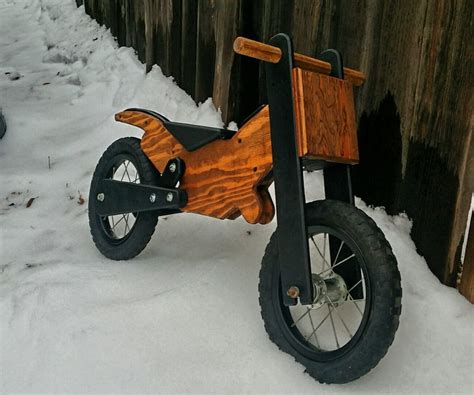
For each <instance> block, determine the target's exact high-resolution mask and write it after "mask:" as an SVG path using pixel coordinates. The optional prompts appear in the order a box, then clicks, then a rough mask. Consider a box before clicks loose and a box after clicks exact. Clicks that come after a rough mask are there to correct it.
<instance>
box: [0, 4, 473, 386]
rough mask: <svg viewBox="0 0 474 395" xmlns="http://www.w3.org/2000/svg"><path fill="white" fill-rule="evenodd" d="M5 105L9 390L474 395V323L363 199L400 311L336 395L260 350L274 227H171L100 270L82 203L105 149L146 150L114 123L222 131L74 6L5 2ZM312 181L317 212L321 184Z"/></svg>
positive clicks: (1, 228) (0, 50)
mask: <svg viewBox="0 0 474 395" xmlns="http://www.w3.org/2000/svg"><path fill="white" fill-rule="evenodd" d="M6 73H9V74H6ZM0 106H1V107H3V111H4V113H5V116H6V119H7V122H8V127H9V129H8V131H7V134H6V136H5V137H4V139H3V140H0V169H1V183H0V188H1V189H0V199H1V200H0V232H1V234H0V251H1V262H0V317H1V332H0V353H1V356H0V361H1V362H0V392H2V393H8V392H48V393H50V392H76V393H77V392H95V393H98V392H134V393H138V392H159V393H197V392H201V393H202V392H204V393H209V392H213V393H236V392H237V393H241V392H249V393H304V392H308V393H321V394H322V393H340V392H346V393H356V392H357V393H372V392H391V393H452V392H461V393H472V391H473V335H472V333H473V322H474V319H473V312H474V310H473V307H472V306H471V305H470V304H469V303H468V302H467V301H466V300H465V299H463V298H462V297H461V296H460V295H459V294H458V292H457V291H456V290H454V289H451V288H447V287H444V286H442V285H440V283H439V282H438V281H437V279H436V278H435V277H434V276H433V275H432V274H431V273H430V272H429V270H428V268H427V266H426V263H425V261H424V259H423V258H421V257H420V256H419V255H417V253H416V250H415V246H414V244H413V242H412V240H411V239H410V227H411V224H410V221H409V220H408V219H407V218H406V217H405V216H403V215H400V216H397V217H390V216H388V215H386V213H385V211H384V210H383V209H381V208H376V209H373V208H368V207H366V206H365V205H364V203H363V202H361V201H358V206H359V207H361V208H362V209H363V210H364V211H366V212H367V213H368V214H369V215H370V216H371V217H372V218H374V219H375V221H376V222H377V223H378V224H379V226H380V227H381V228H382V229H383V231H384V232H385V234H386V235H387V238H388V239H389V241H390V243H391V244H392V246H393V249H394V251H395V254H396V256H397V258H398V262H399V264H400V269H401V272H402V280H403V284H402V285H403V292H404V296H403V313H402V317H401V324H400V329H399V331H398V334H397V337H396V339H395V342H394V344H393V346H392V347H391V349H390V350H389V353H388V355H387V356H386V357H385V358H384V359H383V360H382V362H381V363H380V364H379V365H378V366H377V368H376V369H374V370H373V371H372V372H371V373H369V374H368V375H367V376H365V377H363V378H362V379H360V380H358V381H356V382H354V383H351V384H348V385H344V386H327V385H320V384H318V383H317V382H316V381H314V380H313V379H312V378H310V377H309V376H308V375H306V374H305V373H304V368H303V366H301V365H299V364H297V363H296V362H294V360H293V359H292V358H291V357H290V356H288V355H286V354H284V353H282V352H280V351H279V350H278V349H277V348H276V346H274V345H273V344H272V343H271V342H270V341H269V340H268V338H267V335H266V333H265V330H264V328H263V322H262V320H261V318H260V313H259V306H258V300H257V297H258V295H257V282H258V271H259V265H260V260H261V258H262V255H263V251H264V248H265V245H266V243H267V242H268V240H269V237H270V235H271V233H272V232H273V230H274V228H275V223H272V224H271V225H268V226H250V225H248V224H247V223H245V222H244V221H243V220H237V221H218V220H212V219H209V218H205V217H201V216H194V215H182V216H180V215H178V216H174V217H173V216H171V217H169V218H167V219H161V220H160V222H159V224H158V228H157V231H156V233H155V236H154V238H153V239H152V241H151V243H150V245H149V246H148V247H147V249H146V250H145V251H144V252H143V253H142V254H141V255H140V256H138V257H137V258H136V259H134V260H132V261H130V262H120V263H117V262H112V261H109V260H107V259H105V258H103V257H102V256H101V255H100V254H99V252H98V251H97V250H96V249H95V247H94V246H93V244H92V241H91V238H90V236H89V229H88V223H87V212H86V207H87V202H86V203H85V204H79V203H80V196H81V195H82V197H84V198H87V194H88V186H89V182H90V179H91V176H92V172H93V169H94V167H95V164H96V163H97V161H98V159H99V157H100V155H101V153H102V152H103V151H104V150H105V149H106V147H107V146H108V145H109V144H110V143H112V142H113V141H114V140H115V139H118V138H120V137H123V136H129V135H134V136H138V137H139V136H140V131H139V130H138V129H134V128H133V127H128V126H125V125H121V124H118V123H115V122H114V121H113V114H114V113H115V112H117V111H119V110H122V109H124V108H126V107H132V106H133V107H135V106H143V107H147V108H150V109H153V110H155V111H158V112H160V113H162V114H164V115H165V116H166V117H168V118H170V119H173V120H177V121H182V122H191V123H199V124H207V125H213V126H222V121H221V117H220V114H219V112H217V111H216V110H215V108H214V107H213V106H212V103H211V101H210V100H208V101H206V102H205V103H203V104H201V105H199V106H196V105H195V104H194V102H193V101H192V99H191V98H190V97H189V96H188V95H187V94H186V93H184V92H183V91H182V90H181V89H180V88H179V87H178V86H176V84H175V83H174V82H173V80H172V79H171V78H165V77H164V76H163V75H162V73H161V70H160V69H159V68H158V67H155V68H154V69H153V70H152V71H151V72H150V73H149V74H148V75H145V69H144V66H143V65H142V64H141V63H139V62H138V60H137V58H136V56H135V55H134V52H133V51H132V50H131V49H128V48H118V47H117V45H116V43H115V42H114V40H113V38H112V36H111V35H110V34H109V32H108V31H106V30H105V29H104V28H102V27H99V26H98V25H97V24H96V23H95V22H94V21H92V20H91V19H90V18H89V17H88V16H86V15H85V14H84V10H83V9H82V8H81V9H79V10H78V9H76V7H75V6H74V2H73V1H72V0H31V1H30V0H0ZM48 156H49V157H50V159H49V162H50V168H49V165H48ZM306 181H307V187H308V189H309V192H308V199H309V200H313V199H315V198H318V197H319V198H320V197H321V196H322V183H321V176H320V175H319V174H311V175H308V176H307V179H306ZM31 198H36V199H35V200H34V201H33V202H32V204H31V206H30V207H29V208H26V204H27V202H28V201H29V200H30V199H31ZM12 203H13V205H12ZM248 232H251V234H248Z"/></svg>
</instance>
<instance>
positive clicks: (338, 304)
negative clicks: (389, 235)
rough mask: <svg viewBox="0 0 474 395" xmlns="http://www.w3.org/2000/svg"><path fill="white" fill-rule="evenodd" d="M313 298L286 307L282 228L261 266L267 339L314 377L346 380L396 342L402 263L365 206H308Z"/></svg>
mask: <svg viewBox="0 0 474 395" xmlns="http://www.w3.org/2000/svg"><path fill="white" fill-rule="evenodd" d="M306 221H307V227H308V237H309V249H310V259H311V273H312V279H313V294H314V300H313V302H312V304H310V305H302V304H301V303H300V302H298V303H297V304H296V305H295V306H290V307H287V306H285V305H284V304H283V299H282V287H281V281H280V268H279V264H278V248H277V247H278V246H277V234H278V229H277V230H276V232H275V233H274V234H273V236H272V238H271V240H270V243H269V244H268V246H267V249H266V251H265V256H264V257H263V260H262V268H261V271H260V284H259V292H260V298H259V301H260V306H261V312H262V317H263V320H264V323H265V329H266V330H267V332H268V335H269V337H270V339H271V340H272V341H273V342H274V343H275V344H276V345H277V346H278V347H279V348H280V349H281V350H283V351H285V352H287V353H289V354H291V355H292V356H294V357H295V359H296V360H297V361H298V362H300V363H301V364H303V365H304V366H305V367H306V371H307V372H308V373H309V374H310V375H311V376H313V377H314V378H315V379H316V380H318V381H320V382H324V383H346V382H349V381H352V380H355V379H357V378H359V377H360V376H362V375H364V374H365V373H367V372H368V371H370V370H371V369H372V368H373V367H375V365H376V364H377V363H378V362H379V361H380V359H381V358H382V357H383V356H384V355H385V353H386V352H387V350H388V347H389V346H390V345H391V343H392V342H393V339H394V336H395V332H396V330H397V328H398V322H399V316H400V312H401V286H400V274H399V272H398V269H397V262H396V259H395V257H394V255H393V253H392V250H391V248H390V245H389V244H388V242H387V241H386V239H385V237H384V235H383V233H382V231H381V230H380V229H379V228H378V227H377V225H376V224H375V222H374V221H372V220H371V219H370V218H369V217H368V216H367V215H366V214H364V213H363V212H362V211H361V210H359V209H357V208H355V207H354V206H351V205H349V204H346V203H342V202H338V201H331V200H323V201H316V202H312V203H309V204H307V206H306Z"/></svg>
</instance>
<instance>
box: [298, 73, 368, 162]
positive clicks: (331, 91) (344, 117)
mask: <svg viewBox="0 0 474 395" xmlns="http://www.w3.org/2000/svg"><path fill="white" fill-rule="evenodd" d="M293 95H294V99H295V116H296V125H297V127H296V128H297V144H298V150H299V155H300V156H304V157H309V158H313V159H324V160H327V161H333V162H342V163H351V164H354V163H357V162H358V160H359V153H358V148H357V126H356V120H355V110H354V98H353V94H352V85H351V84H350V83H349V82H347V81H343V80H340V79H338V78H333V77H329V76H326V75H322V74H318V73H313V72H309V71H306V70H302V69H300V68H295V69H293Z"/></svg>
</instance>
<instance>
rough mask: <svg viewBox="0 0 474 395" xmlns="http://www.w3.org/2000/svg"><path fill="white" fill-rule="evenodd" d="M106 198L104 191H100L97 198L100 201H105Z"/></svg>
mask: <svg viewBox="0 0 474 395" xmlns="http://www.w3.org/2000/svg"><path fill="white" fill-rule="evenodd" d="M104 199H105V195H104V194H103V193H102V192H101V193H99V194H97V200H98V201H99V202H103V201H104Z"/></svg>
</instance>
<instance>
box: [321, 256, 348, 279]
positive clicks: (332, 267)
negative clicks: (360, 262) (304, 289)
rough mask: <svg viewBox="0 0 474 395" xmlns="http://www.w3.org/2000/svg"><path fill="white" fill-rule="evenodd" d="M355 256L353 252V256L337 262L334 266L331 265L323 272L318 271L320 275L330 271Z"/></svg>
mask: <svg viewBox="0 0 474 395" xmlns="http://www.w3.org/2000/svg"><path fill="white" fill-rule="evenodd" d="M354 257H355V254H352V255H351V256H348V257H347V258H345V259H343V260H342V261H341V262H339V263H336V264H335V265H334V266H331V267H330V268H329V269H326V270H323V271H322V272H321V273H318V276H320V275H321V274H324V273H326V272H328V271H330V270H331V271H332V269H334V268H335V267H337V266H339V265H342V264H343V263H344V262H347V261H348V260H349V259H352V258H354Z"/></svg>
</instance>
